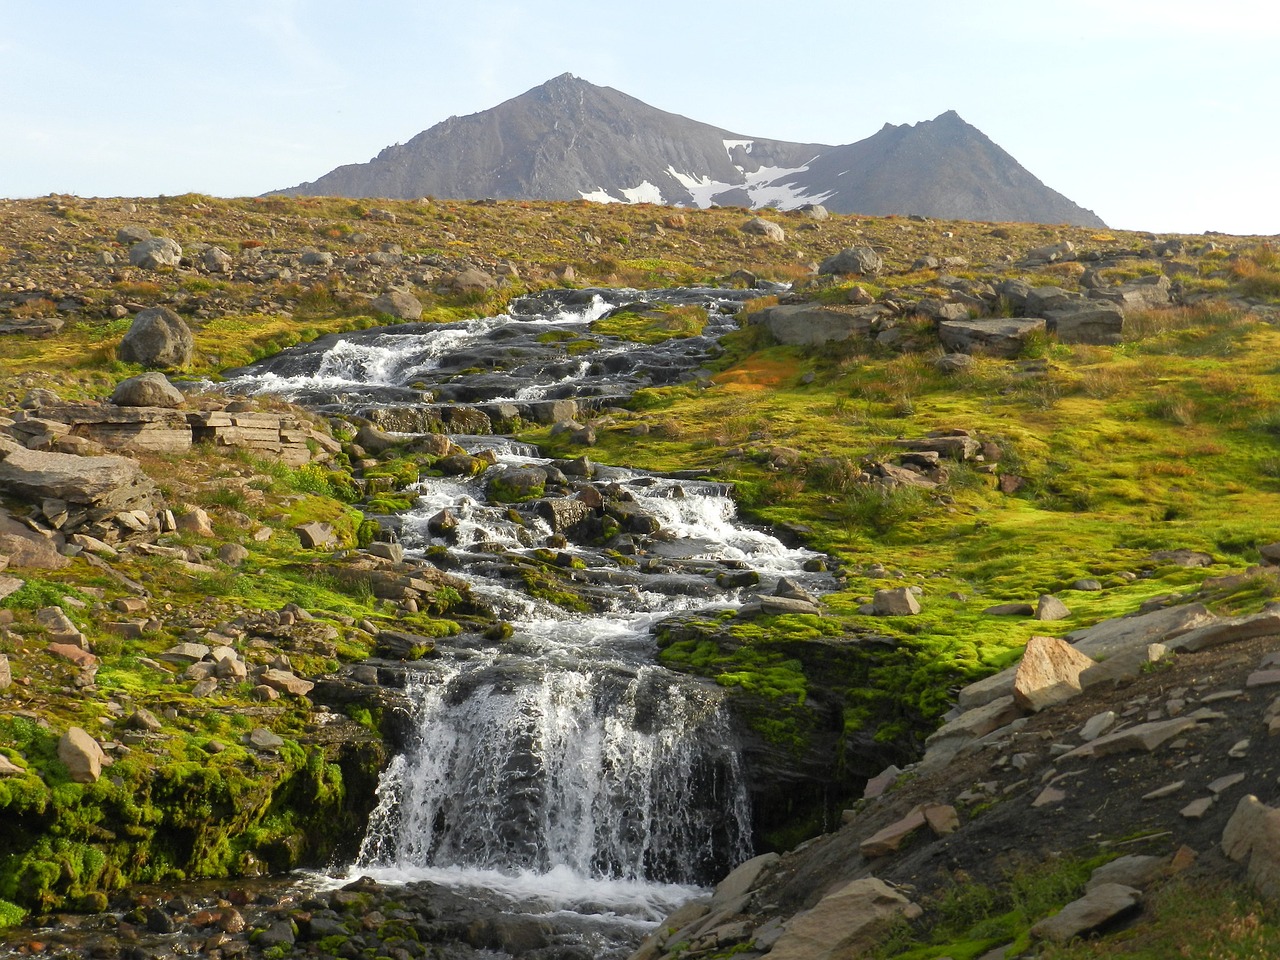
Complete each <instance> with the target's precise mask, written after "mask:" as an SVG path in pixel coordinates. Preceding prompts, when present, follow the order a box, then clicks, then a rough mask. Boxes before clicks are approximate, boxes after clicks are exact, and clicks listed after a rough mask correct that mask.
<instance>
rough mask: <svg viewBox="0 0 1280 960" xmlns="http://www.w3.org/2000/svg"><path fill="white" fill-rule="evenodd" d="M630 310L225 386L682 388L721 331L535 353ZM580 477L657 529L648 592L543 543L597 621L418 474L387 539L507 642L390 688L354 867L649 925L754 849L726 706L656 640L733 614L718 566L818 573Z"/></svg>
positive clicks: (710, 497) (378, 392) (414, 332)
mask: <svg viewBox="0 0 1280 960" xmlns="http://www.w3.org/2000/svg"><path fill="white" fill-rule="evenodd" d="M750 295H751V294H749V293H748V292H736V291H684V292H677V293H675V294H673V293H672V292H670V291H667V292H664V294H663V298H664V299H667V298H670V297H672V296H684V297H685V298H686V300H685V302H689V301H691V300H692V301H695V302H696V301H698V300H699V298H701V301H702V302H710V303H724V302H740V301H741V300H743V299H745V298H746V297H748V296H750ZM645 296H648V294H642V293H638V292H637V291H622V292H616V291H615V292H606V291H598V292H595V293H590V294H588V293H583V292H577V291H557V292H551V293H547V294H541V295H537V296H535V297H532V298H526V299H525V300H524V301H517V303H516V304H514V305H513V308H512V312H511V315H504V316H502V317H496V318H487V319H483V320H473V321H465V322H461V323H458V324H449V325H435V326H432V325H427V324H410V325H405V326H403V327H399V328H391V329H384V330H379V331H367V332H365V333H362V334H350V335H344V336H343V337H341V338H326V340H325V341H318V342H317V343H316V344H311V345H307V346H305V347H302V348H299V349H297V350H293V351H287V352H286V353H285V354H282V355H280V356H279V357H276V358H271V359H270V360H269V361H266V362H264V363H263V364H260V365H258V366H256V367H254V368H250V369H249V370H246V371H243V372H242V373H241V375H240V377H239V379H238V381H237V382H236V384H235V385H234V386H233V389H237V390H241V391H250V392H277V393H283V394H285V395H286V396H289V397H291V398H292V399H295V400H298V401H300V402H309V403H312V404H313V405H318V406H321V407H322V408H324V409H329V410H346V409H363V408H360V407H358V405H359V404H369V403H370V402H372V403H374V404H377V403H379V402H384V403H392V404H403V403H404V402H405V401H406V399H411V398H412V397H414V396H418V395H421V396H423V397H425V396H427V395H428V394H427V391H430V393H432V394H437V395H439V394H440V393H443V394H445V395H448V394H449V391H463V390H465V391H467V392H468V398H469V399H480V400H483V401H486V402H488V401H500V400H503V399H504V398H508V397H510V398H520V399H529V398H542V397H552V396H559V397H564V396H590V397H600V396H606V395H620V394H621V393H625V392H627V391H628V390H630V389H634V388H635V387H636V386H637V385H644V384H645V383H653V382H668V381H667V380H666V379H663V378H668V379H669V378H671V377H673V376H677V375H678V372H679V371H681V370H683V371H684V372H685V374H687V373H688V371H689V370H691V369H692V368H693V367H696V366H697V364H698V363H700V362H702V360H703V359H705V357H706V356H707V354H708V352H709V351H710V350H712V349H714V340H715V337H716V336H717V335H718V333H719V332H722V331H723V329H725V328H726V325H727V324H729V323H730V321H728V320H727V319H726V314H725V313H723V312H721V311H720V310H718V309H715V308H713V310H712V312H711V314H710V316H711V320H710V321H709V323H708V328H709V329H708V333H707V335H706V336H705V337H700V338H693V339H692V340H689V341H682V342H677V343H668V344H660V345H658V346H656V347H640V346H637V345H634V344H625V343H621V342H619V341H615V340H609V339H608V338H598V337H597V338H596V339H597V340H599V341H601V342H599V343H598V345H597V349H596V350H595V351H594V352H593V353H590V354H588V355H587V356H585V357H581V358H575V359H573V360H572V362H566V361H565V357H564V355H563V353H560V354H558V355H555V354H554V353H553V351H551V350H550V348H548V347H547V346H546V344H547V343H555V342H556V341H558V340H563V339H564V336H565V335H566V334H569V335H571V336H572V337H577V338H588V339H589V338H590V337H591V336H592V335H591V334H590V333H589V331H588V326H589V324H590V321H591V320H593V319H595V318H596V317H598V316H601V315H603V314H604V313H605V312H607V310H608V309H610V307H611V306H613V305H616V304H618V303H625V302H629V301H632V300H635V299H636V298H637V297H641V298H643V297H645ZM551 331H554V334H553V336H551V337H547V336H545V334H546V333H547V332H551ZM486 344H487V346H486ZM486 351H488V352H486ZM499 358H502V359H499ZM502 363H505V364H507V366H506V368H505V372H503V373H500V374H490V375H488V376H489V380H488V381H486V380H485V375H478V376H477V375H475V374H474V373H473V372H472V371H474V370H475V369H502V368H501V367H500V364H502ZM673 371H675V373H673ZM477 382H480V384H481V386H480V387H477V386H475V384H476V383H477ZM482 388H483V390H482ZM485 390H487V393H485V392H483V391H485ZM455 439H456V440H458V441H460V442H462V443H463V444H464V445H465V446H466V447H467V448H468V449H471V450H473V451H474V450H479V449H484V450H486V451H492V452H494V453H495V454H496V455H497V457H498V459H499V467H502V466H504V465H510V464H543V465H545V464H546V463H547V461H545V460H537V459H536V458H535V457H534V456H533V455H534V454H535V452H536V451H534V450H533V449H532V448H529V447H528V446H527V445H522V444H516V443H513V442H511V441H507V440H505V439H502V438H494V437H466V438H464V437H456V438H455ZM597 482H598V483H604V484H607V485H608V486H610V487H611V488H614V490H615V492H616V491H617V490H622V491H623V494H624V496H625V498H626V499H627V500H628V502H629V503H631V504H634V505H635V506H636V507H637V508H638V509H640V510H641V511H643V512H644V513H646V514H648V515H649V516H650V517H652V518H654V519H655V520H656V521H657V523H658V524H659V525H660V527H661V530H662V533H663V536H662V537H661V538H659V539H657V540H654V541H652V542H648V541H646V549H647V550H649V551H651V555H652V556H653V557H654V558H656V559H655V562H658V563H659V565H661V566H662V567H663V570H662V571H661V573H660V574H658V575H650V574H648V572H647V571H646V570H643V569H639V568H638V566H642V565H635V564H632V565H630V566H629V567H624V566H623V565H620V564H618V562H617V561H616V559H613V558H610V557H608V556H607V555H606V554H605V553H604V552H603V551H601V550H598V549H593V548H591V547H588V546H582V545H579V546H575V545H574V544H573V543H569V544H567V545H566V544H565V543H563V542H561V543H560V544H559V546H558V549H561V550H564V551H566V552H568V553H569V554H571V555H572V556H573V558H574V559H575V561H576V562H578V564H579V566H580V568H581V569H582V570H583V571H584V574H585V575H586V576H587V579H588V580H589V582H590V583H591V584H592V587H593V589H594V590H595V593H594V594H593V597H594V598H595V604H594V606H595V607H596V608H597V611H598V612H596V613H593V614H589V615H588V614H582V613H569V612H567V611H565V610H563V609H561V608H559V607H556V606H554V605H553V604H551V603H548V602H546V601H544V600H537V599H534V598H532V597H530V596H529V595H528V594H525V593H523V592H521V591H519V590H516V589H514V588H513V587H512V586H511V581H510V580H504V579H502V577H501V576H500V574H499V572H496V571H500V570H501V568H502V566H503V564H504V563H507V564H509V563H510V560H511V558H513V557H517V558H518V557H519V556H521V555H524V554H527V553H529V552H530V551H531V550H533V549H535V548H536V547H537V546H538V545H539V544H541V543H544V542H546V540H547V537H548V535H550V534H551V532H552V531H551V528H550V527H548V526H547V525H546V523H545V522H544V521H543V520H541V519H539V517H538V516H537V515H536V513H534V512H533V511H527V512H526V513H525V514H524V515H523V516H522V517H520V518H516V519H513V518H512V516H511V515H510V510H509V507H508V506H507V505H505V504H490V503H489V502H488V501H487V499H486V496H485V492H484V491H485V488H484V481H483V479H482V478H481V479H459V478H439V479H431V480H424V481H423V483H422V484H421V485H420V486H419V488H418V489H417V490H416V493H417V495H418V502H417V506H416V507H415V508H414V509H413V510H412V511H410V512H409V513H408V514H407V515H405V516H403V517H401V518H400V536H401V542H402V544H403V545H404V546H405V547H406V549H407V550H408V551H409V553H410V555H421V554H422V553H423V552H425V551H426V550H427V549H429V548H431V547H433V546H438V545H446V546H448V548H449V551H450V556H451V558H452V559H453V562H454V564H455V565H457V567H458V569H454V570H452V571H451V572H454V573H456V574H457V575H460V576H463V577H465V578H466V579H467V580H468V582H469V583H470V584H471V586H472V591H473V593H474V594H475V595H477V596H479V597H482V598H484V599H485V600H486V601H487V602H488V603H489V604H490V606H491V607H492V608H493V609H494V610H495V611H496V612H497V613H498V614H499V615H500V616H502V617H503V618H504V619H506V620H507V621H508V622H510V623H511V624H512V626H513V634H512V636H511V637H510V638H509V639H507V640H505V641H502V642H501V643H491V644H487V645H482V644H471V645H466V646H463V647H459V648H458V649H456V650H451V651H450V652H449V654H448V655H446V656H444V657H442V658H440V659H439V660H436V661H433V662H430V663H427V664H422V665H421V670H420V672H419V673H417V674H416V675H415V677H414V678H413V679H412V681H411V683H410V687H409V690H408V692H409V693H410V695H411V697H412V698H413V701H414V702H415V704H416V708H415V709H416V718H415V732H414V734H413V736H412V738H411V742H410V743H409V744H408V745H407V749H406V750H405V752H404V753H402V754H401V755H399V756H397V757H396V758H395V759H394V760H393V762H392V763H391V765H390V766H389V768H388V770H387V771H386V772H385V774H384V776H383V779H382V782H381V785H380V787H379V791H378V803H377V807H376V809H375V811H374V814H373V816H372V817H371V822H370V826H369V830H368V833H367V835H366V837H365V838H364V841H363V844H362V847H361V851H360V855H359V860H358V863H357V864H356V869H358V870H359V872H361V873H368V874H372V875H373V876H375V877H380V878H383V879H387V880H412V879H433V880H436V881H438V882H445V883H450V884H452V885H455V886H459V887H468V888H472V889H475V888H482V889H486V890H489V891H492V892H497V893H499V894H500V895H510V896H516V897H519V896H526V895H530V894H533V893H534V892H536V902H537V903H538V904H541V905H542V906H541V908H540V909H546V908H551V909H571V910H577V911H579V912H580V913H582V914H601V915H612V916H617V915H625V916H629V917H632V918H635V919H636V920H642V919H643V920H648V921H652V920H655V919H657V918H658V917H659V916H661V915H663V914H664V913H665V912H666V911H667V910H669V909H670V908H671V907H673V906H674V905H676V904H678V903H679V902H681V901H683V900H684V899H687V898H688V897H689V896H690V895H692V893H693V892H695V890H696V887H698V886H705V885H707V884H709V883H712V882H714V881H716V880H718V879H719V877H720V876H722V875H723V874H724V873H725V872H726V871H727V870H728V869H730V868H731V867H732V866H734V865H735V864H736V863H738V862H740V861H741V860H743V859H745V858H746V857H748V856H749V855H750V853H751V850H750V834H751V830H750V813H749V806H748V799H747V796H748V794H747V790H746V785H745V783H744V781H743V776H742V772H741V770H740V768H739V761H738V756H737V752H736V749H735V747H736V745H735V743H734V742H733V736H732V733H731V730H730V725H729V724H728V722H727V721H726V716H725V713H724V710H723V705H722V697H723V691H722V690H720V688H718V687H716V686H714V685H712V684H708V683H706V682H705V681H700V680H697V679H695V678H691V677H687V676H683V675H680V674H676V673H672V672H670V671H667V670H665V669H664V668H662V667H660V666H657V665H656V663H655V656H654V655H655V652H656V651H655V649H654V641H653V639H652V637H651V636H650V630H651V628H652V626H653V624H654V623H655V622H656V621H658V620H659V619H661V618H662V617H664V616H666V615H668V614H670V613H673V612H678V611H682V610H692V609H700V608H707V607H717V606H719V607H731V606H735V605H738V604H740V603H742V602H743V601H744V600H745V599H748V598H747V597H744V596H742V595H741V592H740V591H737V590H725V589H722V588H719V587H717V586H716V585H715V579H714V578H715V570H717V569H719V570H724V569H740V568H741V567H744V566H747V567H750V568H751V569H754V570H756V571H757V572H758V573H759V575H760V586H759V587H758V588H757V589H758V590H759V591H761V592H764V591H767V590H770V589H772V588H773V587H774V586H775V585H776V584H777V582H778V580H779V579H780V578H782V577H784V576H785V577H790V578H794V579H796V580H798V581H800V582H801V583H804V584H807V585H808V586H810V587H812V588H813V589H815V590H820V589H822V587H823V584H822V583H821V575H813V574H806V573H804V572H803V565H804V562H805V560H806V559H808V558H810V557H812V556H813V555H812V554H811V553H808V552H807V551H801V550H792V549H788V548H786V547H784V546H783V545H782V544H781V543H780V542H778V541H777V540H776V539H775V538H773V537H772V536H770V535H768V534H767V533H765V532H762V531H758V530H753V529H750V528H748V527H745V526H743V525H742V524H740V523H738V522H737V521H736V517H735V509H734V504H733V501H732V499H731V497H730V495H729V494H730V491H729V489H728V488H727V487H726V486H724V485H721V484H715V483H707V482H702V481H689V480H674V479H670V478H663V477H654V476H649V475H645V474H643V473H640V472H638V471H629V470H623V469H616V468H604V470H603V472H602V475H601V476H600V477H597ZM442 510H448V511H449V512H450V513H451V514H452V517H453V519H454V520H455V522H456V526H455V527H454V529H453V531H452V533H451V534H449V539H448V540H447V541H446V540H444V539H441V538H440V537H433V535H432V532H431V527H430V524H429V523H428V520H429V519H430V518H431V517H433V516H434V515H437V514H438V513H439V512H440V511H442ZM615 557H616V555H615ZM593 574H596V575H597V576H595V578H594V579H592V577H591V575H593ZM601 611H602V612H601Z"/></svg>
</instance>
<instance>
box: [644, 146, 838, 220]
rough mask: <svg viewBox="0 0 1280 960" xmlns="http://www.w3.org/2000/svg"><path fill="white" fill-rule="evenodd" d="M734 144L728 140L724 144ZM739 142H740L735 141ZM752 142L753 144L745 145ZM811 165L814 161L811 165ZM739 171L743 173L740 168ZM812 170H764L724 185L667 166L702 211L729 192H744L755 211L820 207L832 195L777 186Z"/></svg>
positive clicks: (806, 167) (744, 172)
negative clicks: (761, 208)
mask: <svg viewBox="0 0 1280 960" xmlns="http://www.w3.org/2000/svg"><path fill="white" fill-rule="evenodd" d="M729 142H731V141H728V140H726V141H725V143H729ZM734 142H737V141H734ZM743 142H748V143H749V142H750V141H743ZM811 162H812V161H811ZM738 169H740V170H741V169H742V168H741V167H739V168H738ZM808 169H809V167H808V165H807V164H806V165H805V166H803V167H761V168H760V169H759V170H755V171H753V172H751V173H747V172H746V171H745V170H744V171H743V174H742V175H743V179H744V182H743V183H725V182H724V181H723V180H712V179H711V178H710V177H708V176H705V175H703V176H701V177H696V176H693V175H692V174H688V173H681V172H680V171H679V170H677V169H676V168H675V167H672V166H668V167H667V173H669V174H671V176H672V177H673V178H674V179H675V180H676V181H677V182H678V183H679V184H680V186H682V187H684V188H685V189H686V190H688V191H689V196H691V197H692V198H693V202H694V204H695V205H696V206H699V207H704V208H705V207H709V206H711V205H712V204H714V203H715V202H716V199H715V198H716V197H717V196H718V195H720V194H722V193H724V192H726V191H728V190H745V191H747V195H748V196H749V197H750V198H751V206H752V207H777V208H778V209H779V210H793V209H795V208H796V207H799V206H803V205H804V204H806V203H821V202H822V201H823V200H825V199H827V198H828V197H829V196H831V193H832V192H833V191H827V192H823V193H819V194H812V195H810V194H806V193H805V192H804V191H803V190H802V189H801V188H800V187H797V186H795V185H794V184H782V183H778V182H777V181H779V180H785V179H787V178H788V177H791V176H794V175H795V174H798V173H804V172H806V171H807V170H808Z"/></svg>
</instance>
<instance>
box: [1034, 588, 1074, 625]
mask: <svg viewBox="0 0 1280 960" xmlns="http://www.w3.org/2000/svg"><path fill="white" fill-rule="evenodd" d="M1069 616H1071V611H1070V610H1069V609H1067V605H1066V604H1065V603H1063V602H1062V601H1061V600H1059V599H1058V598H1057V597H1055V596H1052V595H1051V594H1047V593H1046V594H1044V595H1043V596H1041V597H1040V599H1039V600H1038V601H1037V602H1036V612H1035V618H1036V619H1037V620H1065V619H1067V617H1069Z"/></svg>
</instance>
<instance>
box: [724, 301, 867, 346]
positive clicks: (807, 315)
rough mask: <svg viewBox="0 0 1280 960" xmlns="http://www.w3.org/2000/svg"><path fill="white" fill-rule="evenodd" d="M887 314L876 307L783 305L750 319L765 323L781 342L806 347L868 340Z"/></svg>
mask: <svg viewBox="0 0 1280 960" xmlns="http://www.w3.org/2000/svg"><path fill="white" fill-rule="evenodd" d="M883 314H884V310H883V309H881V308H879V307H875V306H871V307H825V306H815V305H813V304H804V303H800V304H783V305H780V306H776V307H768V308H766V309H765V310H763V311H761V312H760V313H756V314H752V315H751V316H750V318H749V322H751V323H758V324H760V325H761V326H763V327H764V328H765V329H766V330H768V331H769V333H770V335H771V336H772V337H773V338H774V339H775V340H777V341H778V343H781V344H790V345H795V346H806V345H816V344H823V343H832V342H839V341H842V340H861V339H865V338H867V337H868V336H869V335H870V334H871V328H872V325H873V323H874V322H875V321H876V320H877V319H878V318H879V317H881V316H882V315H883Z"/></svg>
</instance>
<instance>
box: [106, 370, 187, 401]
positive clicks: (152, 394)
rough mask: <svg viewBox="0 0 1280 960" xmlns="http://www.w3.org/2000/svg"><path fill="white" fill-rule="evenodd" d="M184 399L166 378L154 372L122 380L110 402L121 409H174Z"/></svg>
mask: <svg viewBox="0 0 1280 960" xmlns="http://www.w3.org/2000/svg"><path fill="white" fill-rule="evenodd" d="M185 399H186V398H185V397H183V396H182V391H180V390H179V389H178V388H177V387H175V386H174V385H173V384H171V383H170V382H169V378H168V377H166V376H165V375H164V374H163V373H155V372H152V373H144V374H141V375H139V376H136V377H130V378H129V379H128V380H122V381H121V382H120V383H119V384H117V386H116V388H115V390H114V391H113V392H112V394H111V402H112V403H114V404H116V405H117V406H121V407H171V408H176V407H180V406H182V404H183V403H184V401H185Z"/></svg>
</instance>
